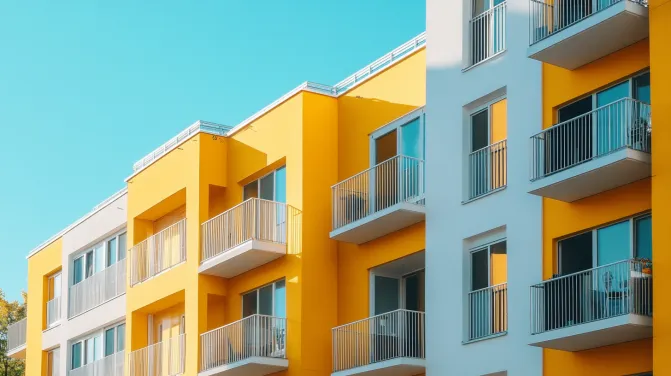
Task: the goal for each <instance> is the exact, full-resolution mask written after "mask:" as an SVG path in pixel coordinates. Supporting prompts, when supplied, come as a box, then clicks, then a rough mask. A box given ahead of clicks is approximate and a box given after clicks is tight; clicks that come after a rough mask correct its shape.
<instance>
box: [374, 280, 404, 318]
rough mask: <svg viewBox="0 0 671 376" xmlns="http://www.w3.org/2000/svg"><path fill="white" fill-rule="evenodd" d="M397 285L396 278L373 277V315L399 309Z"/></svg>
mask: <svg viewBox="0 0 671 376" xmlns="http://www.w3.org/2000/svg"><path fill="white" fill-rule="evenodd" d="M398 285H399V283H398V279H396V278H389V277H382V276H379V275H376V276H375V314H376V315H379V314H382V313H387V312H391V311H395V310H397V309H398V308H399V306H398V297H399V291H398V288H399V286H398Z"/></svg>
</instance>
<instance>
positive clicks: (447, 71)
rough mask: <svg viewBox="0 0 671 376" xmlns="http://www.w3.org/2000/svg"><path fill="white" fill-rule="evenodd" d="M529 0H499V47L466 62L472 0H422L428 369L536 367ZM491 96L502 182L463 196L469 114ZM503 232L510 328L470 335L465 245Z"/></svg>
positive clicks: (436, 373) (534, 68)
mask: <svg viewBox="0 0 671 376" xmlns="http://www.w3.org/2000/svg"><path fill="white" fill-rule="evenodd" d="M528 2H529V0H507V1H506V4H505V6H504V7H505V8H504V9H505V11H499V12H501V13H499V15H498V16H497V17H499V18H498V19H497V20H496V21H492V22H491V23H490V24H489V25H490V26H488V27H490V28H492V29H494V28H496V29H498V30H505V36H504V37H502V36H501V35H500V34H497V35H496V38H498V41H497V42H495V43H496V44H497V45H498V46H502V43H505V50H503V51H501V52H499V53H498V54H496V55H495V56H493V57H492V58H490V59H487V60H484V61H481V62H479V63H478V64H477V65H475V66H470V65H471V64H470V62H469V57H471V56H473V54H472V51H471V49H470V48H469V46H471V45H472V44H471V42H470V30H471V26H470V25H471V24H470V23H469V21H470V20H471V18H473V17H472V14H473V11H472V0H428V1H427V38H428V40H427V43H428V44H430V47H429V48H428V49H427V105H426V113H427V120H426V124H427V126H426V153H427V156H426V159H427V161H428V162H427V164H426V169H427V173H426V176H427V178H426V183H427V187H426V197H427V200H426V202H427V205H426V265H427V269H426V270H427V272H426V294H427V296H426V302H427V303H426V305H427V327H428V328H430V329H429V330H427V375H429V376H443V375H459V376H480V375H492V374H494V375H514V376H538V375H541V374H542V350H541V349H538V348H534V347H532V346H529V345H528V344H529V343H530V342H531V340H530V337H531V335H530V330H529V328H530V322H529V320H530V319H529V317H530V301H529V300H530V299H529V288H530V286H531V285H532V284H534V283H537V282H538V281H540V280H542V278H541V277H542V275H541V270H542V223H541V210H542V201H541V198H540V197H537V196H534V195H531V194H529V193H527V192H529V190H530V189H529V184H530V182H529V166H530V164H529V158H530V157H529V156H530V151H529V137H530V136H531V135H533V134H534V133H536V132H538V131H539V130H540V129H541V117H542V109H541V104H542V92H541V63H540V62H538V61H535V60H532V59H529V58H528V57H527V49H528V47H529V19H528V12H529V3H528ZM493 3H494V4H497V3H498V2H493ZM487 30H489V29H487ZM499 33H500V31H499ZM498 98H506V99H507V167H506V168H505V172H506V174H507V184H506V187H505V188H500V189H498V190H496V191H495V192H493V193H491V194H488V195H484V196H481V197H479V198H477V199H474V200H469V196H468V195H467V191H468V186H467V184H468V182H469V163H468V155H469V153H470V152H471V147H472V145H471V133H470V126H471V115H472V114H473V112H474V111H476V110H477V109H479V108H482V106H483V105H485V104H487V103H491V102H492V101H493V100H495V99H498ZM500 239H506V241H507V283H508V290H507V291H508V292H507V300H508V302H507V314H506V315H505V317H506V319H507V331H504V332H503V333H500V334H499V335H497V336H491V337H486V338H483V339H481V340H478V341H469V340H468V336H467V327H468V320H469V319H468V318H469V312H468V311H469V302H468V300H467V294H468V292H469V291H471V256H470V251H471V250H472V249H473V248H474V247H477V246H479V245H484V244H487V243H489V242H491V241H495V240H500Z"/></svg>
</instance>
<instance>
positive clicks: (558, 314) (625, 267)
mask: <svg viewBox="0 0 671 376" xmlns="http://www.w3.org/2000/svg"><path fill="white" fill-rule="evenodd" d="M626 314H636V315H642V316H652V263H651V262H648V261H639V260H625V261H620V262H616V263H613V264H608V265H604V266H600V267H597V268H594V269H589V270H585V271H582V272H577V273H573V274H569V275H566V276H562V277H559V278H554V279H551V280H548V281H544V282H542V283H539V284H537V285H533V286H531V334H539V333H543V332H547V331H550V330H555V329H562V328H567V327H571V326H574V325H579V324H584V323H588V322H593V321H598V320H604V319H609V318H612V317H616V316H620V315H626Z"/></svg>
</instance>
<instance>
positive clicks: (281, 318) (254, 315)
mask: <svg viewBox="0 0 671 376" xmlns="http://www.w3.org/2000/svg"><path fill="white" fill-rule="evenodd" d="M252 317H266V318H270V319H277V320H286V317H278V316H272V315H262V314H260V313H255V314H253V315H249V316H247V317H243V318H241V319H240V320H236V321H233V322H232V323H228V324H226V325H222V326H220V327H218V328H214V329H212V330H208V331H207V332H204V333H202V334H201V335H200V336H201V337H203V336H204V335H206V334H209V333H213V332H216V331H218V330H221V329H224V328H228V327H231V326H234V325H236V324H240V323H241V322H243V321H245V320H247V319H250V318H252Z"/></svg>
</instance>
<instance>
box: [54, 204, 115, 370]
mask: <svg viewBox="0 0 671 376" xmlns="http://www.w3.org/2000/svg"><path fill="white" fill-rule="evenodd" d="M126 220H127V195H126V194H122V195H120V196H119V197H118V198H116V199H115V200H114V201H112V202H110V203H108V204H107V205H105V206H104V207H102V208H99V209H98V210H97V211H96V212H95V213H93V214H91V215H89V216H88V217H87V218H86V219H85V220H83V221H82V222H81V223H79V224H78V225H77V226H75V227H73V228H72V229H70V230H69V231H68V232H67V233H65V234H64V235H63V255H62V265H63V272H62V283H63V286H62V295H61V299H62V301H61V309H62V318H61V324H60V328H59V343H60V348H61V351H60V357H61V360H60V364H59V366H60V368H61V369H60V374H61V375H67V370H69V368H70V362H69V361H70V349H69V343H70V340H72V339H75V338H80V337H82V336H83V335H85V334H88V333H91V332H94V331H97V330H100V329H102V328H104V327H106V326H109V325H111V324H113V323H115V322H119V321H121V320H123V319H124V318H125V316H126V296H125V294H124V295H121V296H118V297H116V298H114V299H112V300H109V301H107V302H106V303H103V304H102V305H100V306H98V307H95V308H93V309H91V310H89V311H87V312H84V313H82V314H80V315H78V316H75V317H72V318H70V319H68V307H69V304H68V299H69V290H70V286H71V285H72V278H73V277H72V270H71V268H72V256H73V255H75V254H77V253H78V252H80V251H83V250H85V249H87V248H88V247H91V246H93V245H95V244H97V243H98V242H100V241H102V240H104V239H105V238H107V237H109V236H111V235H113V234H116V233H118V232H120V231H123V230H124V229H125V227H126Z"/></svg>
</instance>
